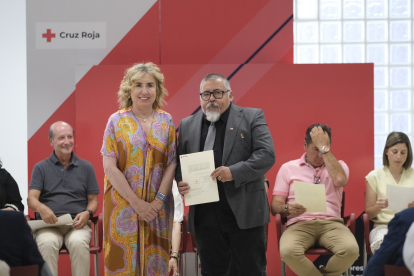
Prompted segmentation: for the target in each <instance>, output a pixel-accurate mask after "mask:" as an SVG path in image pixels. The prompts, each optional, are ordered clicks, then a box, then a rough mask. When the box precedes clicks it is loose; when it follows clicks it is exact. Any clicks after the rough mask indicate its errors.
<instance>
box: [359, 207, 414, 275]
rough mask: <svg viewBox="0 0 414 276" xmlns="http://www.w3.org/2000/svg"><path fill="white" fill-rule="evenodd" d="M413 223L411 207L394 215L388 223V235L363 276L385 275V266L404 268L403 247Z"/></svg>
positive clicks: (413, 209)
mask: <svg viewBox="0 0 414 276" xmlns="http://www.w3.org/2000/svg"><path fill="white" fill-rule="evenodd" d="M413 222H414V208H413V207H410V208H408V209H405V210H404V211H401V212H399V213H397V214H395V217H394V218H393V219H392V220H391V221H390V222H389V223H388V233H387V235H385V237H384V241H383V242H382V244H381V246H380V248H379V249H378V250H377V251H375V254H374V255H373V256H372V257H371V259H370V260H369V262H368V264H367V267H366V268H365V271H364V276H365V275H367V276H381V275H385V265H386V264H392V265H399V266H405V264H404V260H403V246H404V242H405V237H406V234H407V232H408V229H410V226H411V225H412V224H413Z"/></svg>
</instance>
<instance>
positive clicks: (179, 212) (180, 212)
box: [172, 180, 184, 222]
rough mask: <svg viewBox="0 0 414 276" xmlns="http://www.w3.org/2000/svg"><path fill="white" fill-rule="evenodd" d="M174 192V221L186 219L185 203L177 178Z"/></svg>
mask: <svg viewBox="0 0 414 276" xmlns="http://www.w3.org/2000/svg"><path fill="white" fill-rule="evenodd" d="M172 192H173V196H174V222H182V221H183V219H184V204H183V199H182V197H181V195H180V192H179V191H178V186H177V182H176V181H175V180H173V186H172Z"/></svg>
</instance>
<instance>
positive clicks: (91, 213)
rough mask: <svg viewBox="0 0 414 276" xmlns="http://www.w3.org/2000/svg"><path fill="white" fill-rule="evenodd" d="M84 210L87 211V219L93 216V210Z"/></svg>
mask: <svg viewBox="0 0 414 276" xmlns="http://www.w3.org/2000/svg"><path fill="white" fill-rule="evenodd" d="M85 211H88V212H89V219H92V218H93V212H92V211H91V210H89V209H86V210H85Z"/></svg>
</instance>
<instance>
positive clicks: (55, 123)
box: [49, 121, 75, 139]
mask: <svg viewBox="0 0 414 276" xmlns="http://www.w3.org/2000/svg"><path fill="white" fill-rule="evenodd" d="M62 125H67V126H69V127H70V128H71V129H72V134H75V131H74V130H73V127H72V126H71V125H70V124H68V123H66V122H63V121H57V122H54V123H53V124H52V125H51V126H50V128H49V139H53V136H54V130H55V128H56V127H59V126H62Z"/></svg>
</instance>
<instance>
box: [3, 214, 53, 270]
mask: <svg viewBox="0 0 414 276" xmlns="http://www.w3.org/2000/svg"><path fill="white" fill-rule="evenodd" d="M0 222H1V223H0V260H3V261H5V262H6V263H7V264H8V265H9V266H10V267H13V266H27V265H38V266H39V275H41V276H45V275H48V276H52V273H51V272H50V269H49V267H48V265H47V264H46V263H45V261H44V260H43V258H42V255H40V252H39V249H37V244H36V242H35V241H34V239H33V237H32V234H31V231H30V227H29V225H27V222H26V219H25V218H24V215H23V213H22V212H10V211H2V210H0Z"/></svg>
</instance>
